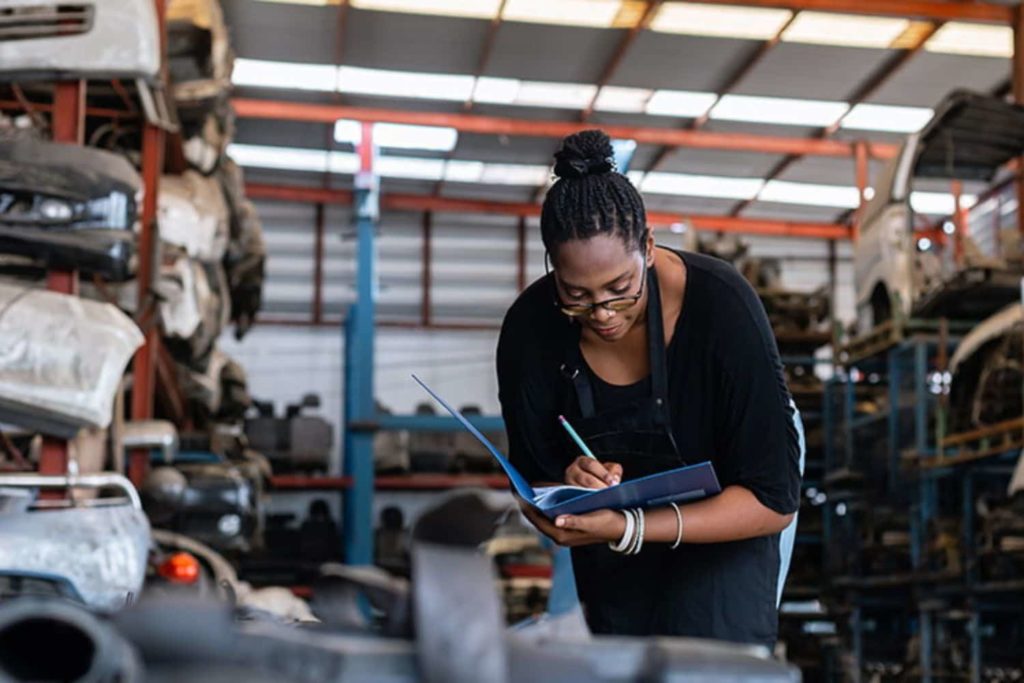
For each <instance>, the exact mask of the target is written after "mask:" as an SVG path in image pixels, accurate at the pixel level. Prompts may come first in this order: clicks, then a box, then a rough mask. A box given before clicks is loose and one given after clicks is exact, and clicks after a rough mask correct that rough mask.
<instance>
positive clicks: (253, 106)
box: [231, 98, 898, 159]
mask: <svg viewBox="0 0 1024 683" xmlns="http://www.w3.org/2000/svg"><path fill="white" fill-rule="evenodd" d="M231 102H232V105H233V106H234V108H235V112H236V113H237V115H238V116H239V117H241V118H257V119H272V120H278V121H306V122H310V123H334V122H335V121H336V120H338V119H354V120H356V121H363V122H370V123H372V122H386V123H405V124H412V125H420V126H442V127H450V128H455V129H456V130H458V131H460V132H463V133H479V134H484V135H508V136H513V137H515V136H527V137H547V138H563V137H565V136H566V135H572V134H573V133H578V132H579V131H581V130H586V129H587V128H592V127H593V126H592V125H588V124H586V123H580V122H572V121H534V120H527V119H513V118H503V117H497V116H480V115H478V114H451V113H440V112H419V111H401V110H394V109H372V108H365V107H349V106H343V105H332V104H312V103H306V102H284V101H276V100H257V99H249V98H234V99H232V101H231ZM601 128H602V129H603V130H604V131H605V132H606V133H608V135H610V136H611V137H613V138H627V139H633V140H636V142H637V143H638V144H650V145H675V146H677V147H690V148H695V149H719V150H727V151H739V152H761V153H764V154H804V155H807V156H827V157H852V156H853V143H850V142H846V141H843V140H811V139H806V138H787V137H778V136H770V135H753V134H747V133H719V132H714V131H703V130H702V131H692V130H680V129H672V128H656V127H646V126H614V125H602V126H601ZM897 149H898V148H897V147H896V146H895V145H889V144H875V143H872V144H870V146H869V152H870V154H871V156H872V157H873V158H875V159H891V158H892V157H894V156H896V152H897Z"/></svg>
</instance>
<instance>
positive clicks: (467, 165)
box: [444, 159, 484, 183]
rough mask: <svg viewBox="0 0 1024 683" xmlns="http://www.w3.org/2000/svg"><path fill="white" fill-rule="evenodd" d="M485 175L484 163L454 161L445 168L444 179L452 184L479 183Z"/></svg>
mask: <svg viewBox="0 0 1024 683" xmlns="http://www.w3.org/2000/svg"><path fill="white" fill-rule="evenodd" d="M483 174H484V163H483V162H482V161H463V160H461V159H452V160H450V161H449V162H448V163H446V164H445V166H444V179H445V181H447V182H451V183H478V182H480V178H481V177H482V176H483Z"/></svg>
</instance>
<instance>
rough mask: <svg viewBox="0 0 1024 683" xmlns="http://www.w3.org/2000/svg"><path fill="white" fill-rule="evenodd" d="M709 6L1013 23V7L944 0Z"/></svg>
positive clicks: (729, 1) (745, 1) (758, 0)
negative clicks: (740, 6) (738, 6)
mask: <svg viewBox="0 0 1024 683" xmlns="http://www.w3.org/2000/svg"><path fill="white" fill-rule="evenodd" d="M700 1H701V2H702V3H704V4H708V5H742V6H744V7H765V8H774V9H788V10H792V11H794V12H799V11H802V10H813V11H815V12H838V13H842V14H873V15H877V16H887V17H907V18H912V19H932V20H935V21H950V20H963V21H984V22H991V23H1000V24H1009V23H1010V22H1011V21H1012V13H1013V12H1012V8H1010V7H1005V6H999V5H993V4H987V3H981V2H947V1H943V0H700Z"/></svg>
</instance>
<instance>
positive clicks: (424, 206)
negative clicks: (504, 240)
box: [245, 183, 850, 240]
mask: <svg viewBox="0 0 1024 683" xmlns="http://www.w3.org/2000/svg"><path fill="white" fill-rule="evenodd" d="M245 193H246V195H247V196H248V197H250V198H253V199H272V200H277V201H294V202H323V203H325V204H342V205H350V204H351V203H352V193H351V192H348V191H345V190H325V189H323V188H317V187H296V186H281V185H264V184H261V183H246V185H245ZM381 208H382V209H384V210H390V211H415V212H422V211H430V212H434V213H478V214H500V215H505V216H518V217H529V216H539V215H540V206H538V205H537V204H529V203H517V202H493V201H485V200H477V199H454V198H451V197H432V196H428V195H415V194H399V193H394V194H386V195H383V196H382V197H381ZM647 221H648V223H650V224H651V225H653V226H656V227H657V226H660V227H667V226H670V225H673V224H677V223H688V224H690V225H691V226H693V228H694V229H695V230H709V231H715V232H738V233H745V234H751V235H775V236H783V237H803V238H815V239H829V240H845V239H849V238H850V230H849V228H848V227H847V226H845V225H840V224H837V223H811V222H801V221H779V220H762V219H754V218H738V217H735V216H706V215H700V214H680V213H667V212H661V211H654V212H649V213H648V214H647Z"/></svg>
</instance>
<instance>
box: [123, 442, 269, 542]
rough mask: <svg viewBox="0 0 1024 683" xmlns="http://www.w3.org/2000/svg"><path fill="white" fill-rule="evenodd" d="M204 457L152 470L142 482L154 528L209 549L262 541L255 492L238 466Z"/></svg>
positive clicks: (147, 510) (147, 509)
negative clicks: (203, 545) (191, 539)
mask: <svg viewBox="0 0 1024 683" xmlns="http://www.w3.org/2000/svg"><path fill="white" fill-rule="evenodd" d="M207 456H208V457H206V458H205V459H206V460H207V462H191V463H187V462H179V463H178V464H176V465H175V466H174V467H173V468H169V467H154V468H153V469H151V470H150V472H149V474H148V475H147V476H146V480H145V482H143V485H142V500H143V503H144V506H145V509H146V512H147V513H148V514H149V515H150V518H151V519H152V520H153V524H154V525H155V526H159V527H161V528H164V529H167V530H170V531H174V532H177V533H181V534H185V535H187V536H191V537H192V538H194V539H196V540H198V541H200V542H201V543H204V544H206V545H209V546H210V547H211V548H214V549H217V550H220V551H224V552H248V551H249V550H251V549H252V548H253V547H254V546H255V545H258V544H259V542H260V539H259V538H258V533H259V530H260V529H261V526H262V524H261V520H260V518H261V516H262V514H263V509H262V506H261V505H260V498H259V490H258V489H257V487H256V485H255V484H254V482H253V481H252V480H251V479H250V478H249V477H247V476H245V474H244V473H243V472H242V470H240V469H239V468H238V467H236V466H234V465H233V464H231V463H230V462H225V461H223V460H221V459H220V458H218V457H217V456H215V455H213V454H207ZM182 457H184V456H182Z"/></svg>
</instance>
